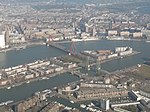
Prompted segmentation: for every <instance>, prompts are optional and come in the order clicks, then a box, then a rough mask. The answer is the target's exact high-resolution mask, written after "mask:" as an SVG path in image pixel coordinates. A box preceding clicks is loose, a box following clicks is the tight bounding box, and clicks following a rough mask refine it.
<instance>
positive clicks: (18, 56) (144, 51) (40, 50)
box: [0, 40, 150, 102]
mask: <svg viewBox="0 0 150 112" xmlns="http://www.w3.org/2000/svg"><path fill="white" fill-rule="evenodd" d="M70 44H71V43H62V45H63V46H65V47H67V48H68V49H70ZM75 45H76V50H77V52H80V51H84V50H100V49H112V50H113V49H114V48H115V47H119V46H129V47H132V48H133V49H134V50H136V51H138V52H141V53H140V54H137V55H134V56H130V57H127V58H123V59H118V60H113V61H110V62H106V63H104V64H102V69H104V70H108V71H110V72H112V71H115V70H118V69H124V68H127V67H131V66H134V65H137V64H139V63H144V61H145V60H147V59H150V43H146V42H140V41H108V40H98V41H87V42H76V43H75ZM65 54H66V53H64V52H63V51H60V50H57V49H55V48H52V47H46V46H34V47H29V48H26V49H24V50H20V51H9V52H7V53H0V67H9V66H15V65H18V64H24V63H30V62H33V61H35V60H38V59H45V58H50V57H55V56H61V55H65ZM76 80H79V79H78V78H77V77H75V76H71V75H69V74H67V73H66V74H64V75H61V76H56V77H53V78H50V79H49V80H42V81H37V82H32V83H29V84H24V85H21V86H19V87H15V88H12V89H10V90H7V89H1V90H0V102H2V101H7V100H14V101H18V100H22V99H25V98H28V97H29V96H31V95H32V94H33V93H34V92H36V91H40V90H44V89H47V88H53V87H55V86H59V85H62V84H67V83H68V82H72V81H76Z"/></svg>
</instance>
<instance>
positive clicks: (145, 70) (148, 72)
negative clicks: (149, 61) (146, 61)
mask: <svg viewBox="0 0 150 112" xmlns="http://www.w3.org/2000/svg"><path fill="white" fill-rule="evenodd" d="M138 70H139V71H138V75H141V76H142V77H144V78H150V66H148V65H142V66H141V67H139V68H138Z"/></svg>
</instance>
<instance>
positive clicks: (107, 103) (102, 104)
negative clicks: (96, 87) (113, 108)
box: [100, 99, 110, 111]
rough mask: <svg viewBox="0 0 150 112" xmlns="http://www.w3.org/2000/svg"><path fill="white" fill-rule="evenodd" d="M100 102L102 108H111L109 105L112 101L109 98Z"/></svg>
mask: <svg viewBox="0 0 150 112" xmlns="http://www.w3.org/2000/svg"><path fill="white" fill-rule="evenodd" d="M100 103H101V108H102V109H104V110H106V111H107V110H109V109H110V107H109V105H110V101H109V100H104V99H103V100H101V101H100Z"/></svg>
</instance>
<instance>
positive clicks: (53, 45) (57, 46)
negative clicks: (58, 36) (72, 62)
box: [46, 42, 70, 53]
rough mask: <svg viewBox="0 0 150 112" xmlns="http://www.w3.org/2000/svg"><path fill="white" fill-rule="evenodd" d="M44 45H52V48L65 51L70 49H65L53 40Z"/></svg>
mask: <svg viewBox="0 0 150 112" xmlns="http://www.w3.org/2000/svg"><path fill="white" fill-rule="evenodd" d="M46 45H47V46H51V47H54V48H56V49H59V50H61V51H64V52H66V53H70V51H69V50H67V49H66V48H65V47H64V46H61V45H59V44H57V43H54V42H47V43H46Z"/></svg>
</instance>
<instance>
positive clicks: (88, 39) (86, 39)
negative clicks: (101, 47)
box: [83, 38, 98, 41]
mask: <svg viewBox="0 0 150 112" xmlns="http://www.w3.org/2000/svg"><path fill="white" fill-rule="evenodd" d="M91 40H98V38H85V39H83V41H91Z"/></svg>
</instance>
